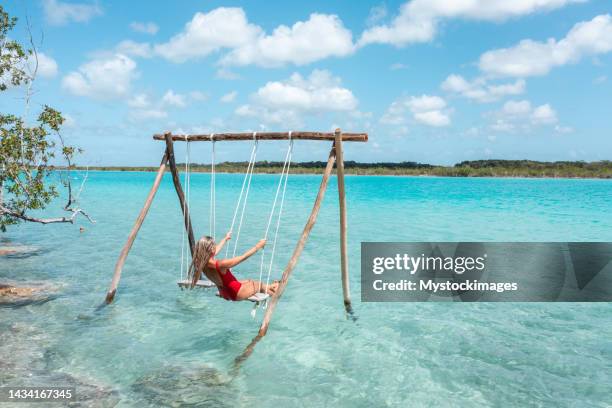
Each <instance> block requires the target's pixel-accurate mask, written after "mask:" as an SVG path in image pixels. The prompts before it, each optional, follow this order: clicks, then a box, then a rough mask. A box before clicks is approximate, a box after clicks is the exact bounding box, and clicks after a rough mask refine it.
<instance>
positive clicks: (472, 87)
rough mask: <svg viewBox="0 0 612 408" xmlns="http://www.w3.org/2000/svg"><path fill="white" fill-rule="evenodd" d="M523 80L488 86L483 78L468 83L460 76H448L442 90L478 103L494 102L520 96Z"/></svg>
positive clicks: (522, 91) (523, 85) (522, 90)
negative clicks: (506, 97) (511, 96)
mask: <svg viewBox="0 0 612 408" xmlns="http://www.w3.org/2000/svg"><path fill="white" fill-rule="evenodd" d="M525 85H526V84H525V80H523V79H518V80H516V81H515V82H513V83H503V84H490V83H488V81H487V80H486V79H484V78H476V79H475V80H473V81H468V80H466V79H465V78H463V77H462V76H461V75H455V74H453V75H449V76H448V78H446V79H445V80H444V82H442V85H441V88H442V90H444V91H446V92H450V93H454V94H458V95H460V96H462V97H464V98H468V99H472V100H475V101H477V102H480V103H487V102H494V101H497V100H499V99H501V98H503V97H505V96H509V95H520V94H522V93H524V92H525Z"/></svg>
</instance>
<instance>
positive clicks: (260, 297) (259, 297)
mask: <svg viewBox="0 0 612 408" xmlns="http://www.w3.org/2000/svg"><path fill="white" fill-rule="evenodd" d="M176 284H177V285H178V286H179V288H181V289H189V288H190V287H191V281H189V280H180V281H178V282H176ZM195 287H196V288H202V289H210V288H215V287H217V285H215V284H214V283H213V282H211V281H209V280H207V279H200V280H199V281H198V282H197V283H196V284H195ZM269 297H270V295H268V294H267V293H261V292H259V293H256V294H254V295H253V296H251V297H249V298H248V300H249V301H250V302H254V303H261V302H263V301H265V300H267V299H268V298H269Z"/></svg>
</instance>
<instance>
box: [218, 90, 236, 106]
mask: <svg viewBox="0 0 612 408" xmlns="http://www.w3.org/2000/svg"><path fill="white" fill-rule="evenodd" d="M237 95H238V92H236V91H232V92H229V93H226V94H225V95H223V96H222V97H221V99H220V101H221V102H223V103H230V102H234V100H235V99H236V96H237Z"/></svg>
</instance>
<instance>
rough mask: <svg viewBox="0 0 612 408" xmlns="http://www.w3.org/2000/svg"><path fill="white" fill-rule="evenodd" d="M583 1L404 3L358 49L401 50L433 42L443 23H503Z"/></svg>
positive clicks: (363, 37) (444, 0) (413, 0)
mask: <svg viewBox="0 0 612 408" xmlns="http://www.w3.org/2000/svg"><path fill="white" fill-rule="evenodd" d="M583 1H585V0H521V1H508V0H455V1H448V0H411V1H407V2H406V3H404V4H403V5H402V6H401V7H400V10H399V14H398V15H397V16H396V17H395V18H394V19H393V20H392V21H391V23H390V24H385V25H378V26H375V27H371V28H369V29H367V30H366V31H364V32H363V34H362V35H361V38H360V40H359V45H360V46H363V45H367V44H371V43H384V44H392V45H395V46H404V45H407V44H410V43H420V42H428V41H431V40H433V39H434V37H435V36H436V34H437V31H438V26H439V24H440V22H441V21H442V20H444V19H451V18H461V19H471V20H480V21H494V22H499V21H504V20H507V19H509V18H513V17H520V16H523V15H527V14H531V13H535V12H538V11H547V10H552V9H555V8H559V7H563V6H565V5H567V4H571V3H579V2H583Z"/></svg>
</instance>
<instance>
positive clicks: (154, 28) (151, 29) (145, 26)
mask: <svg viewBox="0 0 612 408" xmlns="http://www.w3.org/2000/svg"><path fill="white" fill-rule="evenodd" d="M130 28H131V29H132V31H136V32H137V33H143V34H149V35H155V34H157V32H158V31H159V26H158V25H157V24H155V23H152V22H150V21H149V22H146V23H144V22H140V21H133V22H131V23H130Z"/></svg>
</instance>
